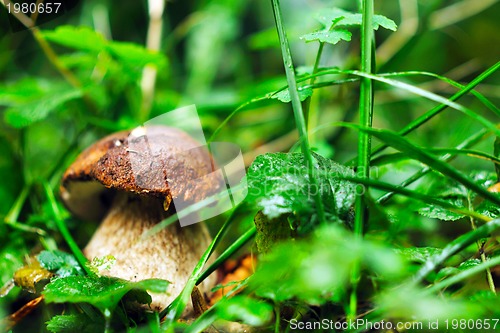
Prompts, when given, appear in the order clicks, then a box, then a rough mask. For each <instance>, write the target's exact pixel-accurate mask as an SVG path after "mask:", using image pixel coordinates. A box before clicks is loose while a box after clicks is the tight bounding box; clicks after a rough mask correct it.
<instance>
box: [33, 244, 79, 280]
mask: <svg viewBox="0 0 500 333" xmlns="http://www.w3.org/2000/svg"><path fill="white" fill-rule="evenodd" d="M36 258H37V260H38V262H39V263H40V266H42V267H43V268H45V269H47V270H49V271H51V272H55V273H56V275H57V276H59V277H67V276H73V275H83V274H84V271H83V269H82V268H81V267H80V265H79V264H78V261H77V260H76V259H75V257H74V256H73V255H71V254H69V253H66V252H62V251H59V250H53V251H42V252H40V254H38V255H37V256H36Z"/></svg>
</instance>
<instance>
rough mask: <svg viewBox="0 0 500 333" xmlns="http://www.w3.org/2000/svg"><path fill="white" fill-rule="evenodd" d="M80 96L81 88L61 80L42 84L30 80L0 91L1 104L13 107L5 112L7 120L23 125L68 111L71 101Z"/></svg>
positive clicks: (12, 123)
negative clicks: (66, 107)
mask: <svg viewBox="0 0 500 333" xmlns="http://www.w3.org/2000/svg"><path fill="white" fill-rule="evenodd" d="M80 97H82V92H81V91H80V90H78V89H74V88H69V87H67V86H65V85H62V84H61V83H60V82H43V83H42V82H38V81H37V80H30V79H27V80H23V81H21V82H18V83H15V84H13V85H10V86H9V87H8V89H6V90H4V91H2V92H0V101H1V102H0V103H4V105H9V106H10V107H9V108H8V109H7V110H6V111H5V114H4V118H5V122H7V123H8V124H9V125H11V126H13V127H15V128H22V127H26V126H29V125H31V124H33V123H35V122H37V121H41V120H43V119H45V118H46V117H48V116H49V115H50V114H51V113H53V112H55V111H58V110H59V111H62V110H64V108H63V106H64V105H65V104H66V103H67V102H69V101H71V100H74V99H77V98H80Z"/></svg>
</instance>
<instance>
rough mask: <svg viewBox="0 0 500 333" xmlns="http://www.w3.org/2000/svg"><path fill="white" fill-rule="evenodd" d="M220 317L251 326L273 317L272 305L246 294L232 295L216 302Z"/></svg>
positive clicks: (265, 321) (259, 324)
mask: <svg viewBox="0 0 500 333" xmlns="http://www.w3.org/2000/svg"><path fill="white" fill-rule="evenodd" d="M217 314H218V315H219V316H220V318H221V319H225V320H229V321H236V320H238V321H239V320H241V321H242V322H243V323H245V324H248V325H252V326H261V325H264V324H266V323H268V322H269V321H270V320H271V319H272V317H273V307H272V306H271V305H270V304H267V303H265V302H262V301H259V300H256V299H253V298H251V297H247V296H238V295H237V296H234V297H231V298H227V299H225V300H223V301H221V302H219V303H218V304H217Z"/></svg>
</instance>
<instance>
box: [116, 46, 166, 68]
mask: <svg viewBox="0 0 500 333" xmlns="http://www.w3.org/2000/svg"><path fill="white" fill-rule="evenodd" d="M106 50H107V51H108V52H109V53H110V54H111V55H112V56H113V57H114V58H116V59H117V60H118V61H119V62H121V63H122V64H124V65H126V66H128V67H132V68H136V67H144V66H146V65H148V64H153V65H155V66H156V67H158V68H163V67H164V66H165V65H166V58H165V56H164V55H162V54H161V53H158V52H156V51H151V50H148V49H146V48H144V47H142V46H140V45H137V44H133V43H125V42H112V43H109V44H108V45H107V46H106Z"/></svg>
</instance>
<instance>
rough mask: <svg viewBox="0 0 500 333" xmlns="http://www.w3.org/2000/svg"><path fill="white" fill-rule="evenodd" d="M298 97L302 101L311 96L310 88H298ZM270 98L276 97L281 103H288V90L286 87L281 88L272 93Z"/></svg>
mask: <svg viewBox="0 0 500 333" xmlns="http://www.w3.org/2000/svg"><path fill="white" fill-rule="evenodd" d="M298 90H299V98H300V101H301V102H302V101H304V100H305V99H306V98H308V97H311V96H312V94H313V90H312V88H299V89H298ZM271 98H272V99H277V100H279V101H281V102H283V103H290V101H291V99H290V91H289V90H288V89H285V90H281V91H279V92H278V93H276V94H274V95H272V97H271Z"/></svg>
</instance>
